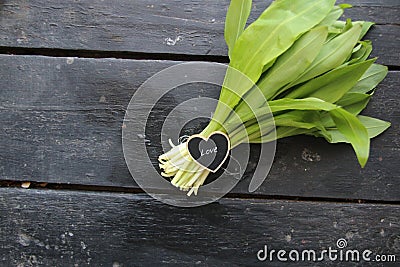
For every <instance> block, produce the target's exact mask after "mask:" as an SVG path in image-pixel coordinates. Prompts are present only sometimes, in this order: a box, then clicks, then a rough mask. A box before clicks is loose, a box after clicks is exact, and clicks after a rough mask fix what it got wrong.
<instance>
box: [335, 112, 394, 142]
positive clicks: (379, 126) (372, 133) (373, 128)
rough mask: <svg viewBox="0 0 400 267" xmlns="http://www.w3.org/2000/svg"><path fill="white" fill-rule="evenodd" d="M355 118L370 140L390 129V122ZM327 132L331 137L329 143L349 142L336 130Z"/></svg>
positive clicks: (363, 117)
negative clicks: (365, 130) (362, 126)
mask: <svg viewBox="0 0 400 267" xmlns="http://www.w3.org/2000/svg"><path fill="white" fill-rule="evenodd" d="M357 118H358V119H359V121H360V122H361V123H362V124H363V125H364V127H365V128H366V129H367V132H368V137H369V138H370V139H372V138H374V137H377V136H378V135H380V134H381V133H383V132H384V131H386V130H387V129H388V128H389V127H390V122H387V121H382V120H379V119H375V118H371V117H367V116H361V115H359V116H357ZM328 132H329V133H330V134H331V136H332V140H331V143H349V140H347V138H346V137H345V136H344V135H343V134H342V133H341V132H339V131H338V130H337V129H328Z"/></svg>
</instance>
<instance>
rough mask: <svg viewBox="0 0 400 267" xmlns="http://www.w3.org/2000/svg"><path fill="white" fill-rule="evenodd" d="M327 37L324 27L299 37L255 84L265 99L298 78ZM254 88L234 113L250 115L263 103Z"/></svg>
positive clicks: (262, 99)
mask: <svg viewBox="0 0 400 267" xmlns="http://www.w3.org/2000/svg"><path fill="white" fill-rule="evenodd" d="M326 36H327V28H326V27H317V28H314V29H312V30H310V31H309V32H307V33H305V34H304V35H303V36H301V37H300V38H299V39H298V40H297V41H296V42H295V43H294V44H293V46H292V47H290V49H288V50H287V51H286V52H285V53H284V54H283V55H281V56H280V57H279V58H278V59H277V60H276V62H275V64H274V65H273V67H272V68H270V70H269V71H268V72H267V73H266V74H265V75H263V76H262V77H261V78H260V81H259V82H258V83H257V86H258V88H259V89H260V90H261V92H262V93H263V95H264V96H265V99H267V100H268V99H270V98H272V96H274V95H276V94H277V90H279V89H280V88H281V87H282V86H284V85H286V84H288V83H290V82H291V81H292V80H294V79H295V78H296V77H298V76H299V75H300V74H301V73H302V72H303V71H304V70H305V69H306V68H307V67H308V66H309V65H310V64H311V62H312V61H313V60H314V58H315V57H316V56H317V54H318V53H319V51H320V50H321V47H322V45H323V43H324V41H325V38H326ZM255 90H257V89H255V88H253V89H252V90H250V91H249V92H248V93H247V94H245V95H244V97H243V98H244V99H245V100H246V102H247V104H246V103H245V101H242V102H241V103H240V104H239V106H238V107H236V108H235V111H236V112H237V113H238V114H250V113H251V112H252V110H255V109H257V108H258V107H260V106H261V105H263V104H264V103H265V99H264V98H260V97H257V95H256V94H257V93H258V92H256V91H255Z"/></svg>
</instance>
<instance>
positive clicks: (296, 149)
mask: <svg viewBox="0 0 400 267" xmlns="http://www.w3.org/2000/svg"><path fill="white" fill-rule="evenodd" d="M172 64H176V62H175V63H174V62H168V61H149V60H147V61H146V60H144V61H135V60H120V59H78V58H50V57H37V56H0V69H2V71H1V72H0V80H1V81H2V90H1V91H0V103H1V107H0V113H1V115H0V124H1V125H2V127H1V131H0V147H1V148H2V149H1V150H0V159H1V161H0V162H1V163H0V178H1V180H9V181H22V180H24V181H38V182H49V183H63V184H82V185H99V186H117V187H127V188H132V187H133V188H136V187H137V186H136V184H135V183H134V181H133V179H132V178H131V176H130V174H129V171H128V170H127V167H126V164H125V161H124V156H123V153H122V147H121V127H122V122H123V118H124V113H125V109H126V107H127V105H128V102H129V100H130V98H131V97H132V95H133V93H134V92H135V90H136V89H137V88H138V87H139V85H140V84H141V83H143V82H144V81H145V80H146V79H147V78H149V77H150V76H151V75H153V74H154V73H156V72H157V71H159V70H161V69H163V68H165V67H168V66H171V65H172ZM399 83H400V72H396V71H394V72H390V73H389V75H388V77H387V78H386V79H385V80H384V82H383V83H382V84H381V85H379V87H378V89H377V91H376V93H375V95H374V97H373V100H372V101H371V103H370V105H369V107H368V108H367V110H366V112H365V114H369V115H374V116H376V117H378V118H381V119H386V120H388V121H391V122H392V127H391V128H390V129H389V130H388V131H387V132H386V133H384V134H383V135H382V136H380V137H378V138H376V139H374V140H373V142H372V145H371V156H370V160H369V162H368V164H367V166H366V168H365V169H361V168H360V167H359V166H358V163H357V160H356V157H355V155H354V153H353V151H352V149H351V147H350V146H348V145H331V144H327V143H326V142H325V141H324V140H322V139H316V138H311V137H296V138H289V139H284V140H281V141H280V142H278V146H277V154H276V157H275V162H274V164H273V167H272V170H271V172H270V174H269V176H268V178H267V180H266V181H265V182H264V184H263V185H262V187H261V188H260V189H259V190H258V191H256V192H255V194H261V195H272V196H280V195H284V196H303V197H332V198H345V199H370V200H388V201H396V200H397V201H398V200H400V198H399V197H400V193H399V185H400V184H399V183H400V179H399V172H398V168H397V162H398V160H399V153H400V152H399V151H400V142H399V141H400V139H399V135H398V132H399V122H400V117H399V106H400V103H399V100H398V97H397V87H398V85H399ZM203 89H204V86H191V87H184V88H178V89H175V90H173V91H172V92H171V94H169V95H167V96H166V97H165V99H164V101H163V102H161V103H160V107H159V109H160V110H161V111H162V112H161V113H159V114H158V115H157V116H155V117H154V119H153V120H151V121H150V122H149V125H148V127H149V128H148V129H149V132H154V133H155V135H154V136H150V137H148V138H149V141H150V144H149V146H148V148H149V153H150V156H151V158H152V159H153V160H154V161H155V160H156V158H157V157H158V155H159V154H160V152H161V150H160V146H159V145H158V143H159V141H158V140H159V131H160V125H162V124H163V121H164V117H165V116H166V115H167V112H168V110H170V109H172V108H173V107H175V106H176V105H177V104H178V103H180V102H182V101H184V100H186V99H190V98H193V97H198V96H199V95H203V96H208V97H213V98H217V97H218V94H219V89H218V88H217V87H207V90H203ZM199 126H200V125H199ZM192 130H193V129H192ZM200 130H201V128H198V131H200ZM310 157H311V158H310ZM313 157H314V160H313ZM253 160H255V159H253ZM137 167H138V168H140V167H141V164H138V166H137ZM143 173H146V170H143ZM248 183H249V176H248V175H245V177H244V178H243V180H242V181H240V182H239V184H238V185H237V187H236V188H235V189H234V191H233V192H235V193H248V189H247V188H248Z"/></svg>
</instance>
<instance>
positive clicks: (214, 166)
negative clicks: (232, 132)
mask: <svg viewBox="0 0 400 267" xmlns="http://www.w3.org/2000/svg"><path fill="white" fill-rule="evenodd" d="M229 148H230V141H229V138H228V136H227V135H226V134H225V133H223V132H219V131H217V132H213V133H212V134H211V135H210V136H209V137H208V138H204V137H202V136H200V135H192V136H191V137H190V138H189V139H188V141H187V149H188V151H189V155H190V157H191V158H192V159H193V160H194V161H195V162H196V163H197V164H199V165H200V166H202V167H203V168H205V169H207V170H209V171H211V172H216V171H218V169H219V168H221V166H222V165H223V164H224V162H225V160H226V158H227V157H228V155H229Z"/></svg>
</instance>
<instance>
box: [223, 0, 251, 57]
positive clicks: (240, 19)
mask: <svg viewBox="0 0 400 267" xmlns="http://www.w3.org/2000/svg"><path fill="white" fill-rule="evenodd" d="M251 4H252V0H232V1H231V4H230V5H229V8H228V12H227V14H226V20H225V41H226V44H227V45H228V48H229V57H230V56H231V53H232V50H233V47H234V46H235V43H236V40H237V39H238V38H239V36H240V35H241V34H242V32H243V31H244V28H245V26H246V22H247V19H248V17H249V15H250V11H251Z"/></svg>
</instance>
